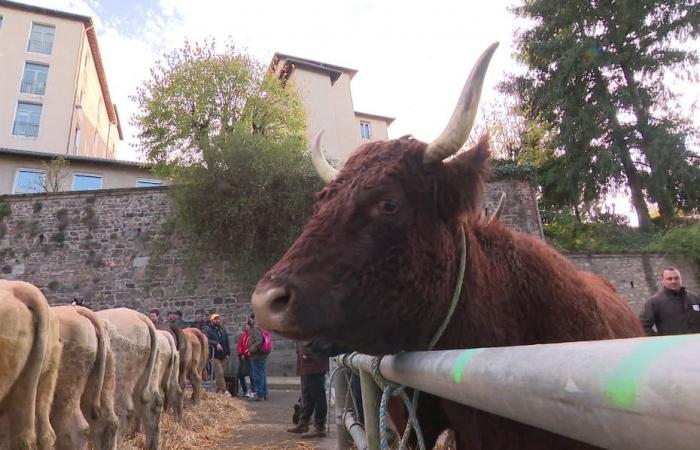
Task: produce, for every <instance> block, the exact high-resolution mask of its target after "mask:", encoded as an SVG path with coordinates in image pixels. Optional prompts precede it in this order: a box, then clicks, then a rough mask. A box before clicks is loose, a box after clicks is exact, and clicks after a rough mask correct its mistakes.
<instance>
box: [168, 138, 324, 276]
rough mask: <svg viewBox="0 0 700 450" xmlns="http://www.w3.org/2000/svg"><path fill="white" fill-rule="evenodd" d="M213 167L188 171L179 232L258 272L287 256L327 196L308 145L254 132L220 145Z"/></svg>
mask: <svg viewBox="0 0 700 450" xmlns="http://www.w3.org/2000/svg"><path fill="white" fill-rule="evenodd" d="M214 146H215V148H217V151H216V152H212V154H211V155H210V158H209V161H208V163H207V165H206V166H205V165H203V164H195V165H192V166H190V167H186V168H182V169H181V170H180V172H179V177H178V180H179V183H178V184H177V185H176V186H175V187H174V189H173V192H174V196H175V199H176V204H177V225H178V227H179V228H180V229H184V230H186V231H187V232H189V234H191V235H194V236H196V237H197V239H196V241H197V242H199V243H200V244H201V245H202V247H203V249H204V250H205V251H215V252H216V254H217V255H222V256H223V257H224V258H226V259H228V260H229V261H231V262H235V263H237V264H238V265H240V266H242V267H243V268H244V269H247V270H248V272H254V271H255V270H259V269H260V268H261V267H269V265H270V264H271V263H272V262H274V261H275V260H276V259H277V258H279V257H280V256H282V254H283V253H284V251H285V250H286V249H287V248H288V247H289V245H290V244H291V243H292V242H293V240H294V239H295V238H296V237H297V236H298V235H299V234H300V232H301V228H302V227H303V225H304V224H305V222H306V220H307V219H308V217H310V215H311V213H312V209H313V202H314V198H313V193H314V192H316V191H317V190H319V189H320V188H322V183H321V181H320V180H319V178H318V175H317V174H316V172H315V170H314V169H313V166H312V165H311V161H310V158H309V156H308V155H307V154H306V153H305V151H304V149H305V142H304V140H302V139H299V138H297V137H288V138H286V139H281V140H271V139H268V138H267V137H266V136H262V135H260V134H254V133H252V132H251V131H250V130H248V129H247V128H246V127H237V128H236V129H235V130H234V131H233V132H231V133H229V134H226V135H224V136H221V137H218V138H217V139H216V140H215V142H214Z"/></svg>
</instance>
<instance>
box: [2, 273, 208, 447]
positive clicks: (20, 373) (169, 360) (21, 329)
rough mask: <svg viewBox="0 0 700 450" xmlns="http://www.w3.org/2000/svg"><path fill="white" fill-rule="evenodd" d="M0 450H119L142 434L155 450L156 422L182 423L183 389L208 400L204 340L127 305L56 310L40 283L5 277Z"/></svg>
mask: <svg viewBox="0 0 700 450" xmlns="http://www.w3.org/2000/svg"><path fill="white" fill-rule="evenodd" d="M0 317H1V318H2V325H1V326H0V450H6V449H9V450H19V449H22V450H34V449H39V450H50V449H53V448H56V449H57V450H84V449H86V448H87V445H88V443H89V442H92V443H93V446H94V448H95V449H96V450H116V449H117V448H118V446H119V445H120V443H121V442H122V440H123V439H124V437H126V436H128V435H129V434H131V433H133V432H135V431H136V430H138V429H139V427H143V431H144V434H145V436H146V443H147V447H148V449H149V450H156V449H158V448H159V440H160V436H159V435H160V416H161V413H162V412H163V410H165V409H171V410H172V411H173V414H174V415H175V418H176V420H179V419H180V418H181V416H182V409H183V405H184V402H185V399H184V387H185V384H186V383H187V381H189V382H190V383H191V384H192V387H193V394H192V398H191V401H192V402H193V403H194V404H196V403H198V402H199V400H200V398H201V395H202V374H203V373H204V367H205V365H206V361H207V359H208V354H209V345H208V341H207V338H206V336H204V334H203V333H202V332H201V331H200V330H198V329H196V328H187V329H184V330H180V329H178V328H176V327H172V328H171V327H168V328H167V329H162V330H161V329H156V328H155V327H154V325H153V323H152V322H151V321H150V320H149V319H148V317H146V316H145V315H143V314H141V313H139V312H137V311H134V310H131V309H127V308H117V309H109V310H103V311H98V312H93V311H91V310H90V309H87V308H84V307H81V306H53V307H50V306H49V304H48V302H47V300H46V298H45V297H44V295H43V294H42V293H41V291H40V290H39V289H37V288H36V287H35V286H33V285H31V284H29V283H25V282H20V281H7V280H0Z"/></svg>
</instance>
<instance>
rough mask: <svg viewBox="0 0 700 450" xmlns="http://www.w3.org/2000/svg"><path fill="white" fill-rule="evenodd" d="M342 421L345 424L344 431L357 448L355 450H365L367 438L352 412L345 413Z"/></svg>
mask: <svg viewBox="0 0 700 450" xmlns="http://www.w3.org/2000/svg"><path fill="white" fill-rule="evenodd" d="M343 421H344V422H345V429H346V430H347V432H349V433H350V435H351V436H352V440H353V441H354V442H355V447H357V450H367V437H366V436H365V429H364V428H363V427H362V425H361V424H360V422H358V421H357V419H356V418H355V415H354V414H353V413H352V411H346V412H345V417H344V418H343ZM348 448H350V447H348Z"/></svg>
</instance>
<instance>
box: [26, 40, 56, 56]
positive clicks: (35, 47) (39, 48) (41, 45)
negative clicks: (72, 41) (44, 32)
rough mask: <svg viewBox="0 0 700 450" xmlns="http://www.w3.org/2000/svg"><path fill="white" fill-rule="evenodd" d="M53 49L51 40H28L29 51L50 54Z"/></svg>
mask: <svg viewBox="0 0 700 450" xmlns="http://www.w3.org/2000/svg"><path fill="white" fill-rule="evenodd" d="M52 49H53V42H44V41H37V40H35V39H30V40H29V51H30V52H35V53H43V54H45V55H50V54H51V50H52Z"/></svg>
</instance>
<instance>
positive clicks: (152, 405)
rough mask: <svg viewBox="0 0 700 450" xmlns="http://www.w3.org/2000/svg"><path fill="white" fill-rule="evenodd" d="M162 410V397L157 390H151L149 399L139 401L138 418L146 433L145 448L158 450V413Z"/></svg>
mask: <svg viewBox="0 0 700 450" xmlns="http://www.w3.org/2000/svg"><path fill="white" fill-rule="evenodd" d="M162 411H163V397H161V395H160V394H159V393H158V391H157V390H155V389H154V390H153V391H152V392H151V395H150V397H149V399H148V400H147V401H145V402H140V411H139V412H140V414H139V416H140V418H141V423H142V424H143V428H144V434H145V435H146V448H147V449H148V450H158V449H159V448H160V415H161V413H162Z"/></svg>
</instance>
